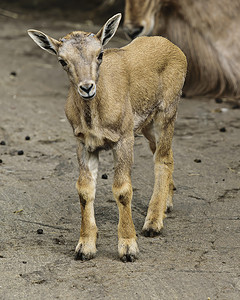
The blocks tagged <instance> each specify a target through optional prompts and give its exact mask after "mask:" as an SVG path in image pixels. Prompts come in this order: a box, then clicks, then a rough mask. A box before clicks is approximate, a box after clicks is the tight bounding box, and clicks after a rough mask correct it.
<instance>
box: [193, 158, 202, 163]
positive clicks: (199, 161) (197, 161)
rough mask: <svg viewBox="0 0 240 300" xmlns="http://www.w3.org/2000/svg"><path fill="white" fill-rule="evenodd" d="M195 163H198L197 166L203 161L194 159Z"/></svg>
mask: <svg viewBox="0 0 240 300" xmlns="http://www.w3.org/2000/svg"><path fill="white" fill-rule="evenodd" d="M194 162H195V163H197V164H199V163H201V162H202V161H201V159H198V158H196V159H194Z"/></svg>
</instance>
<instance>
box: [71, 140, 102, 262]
mask: <svg viewBox="0 0 240 300" xmlns="http://www.w3.org/2000/svg"><path fill="white" fill-rule="evenodd" d="M77 155H78V162H79V168H80V171H79V172H80V174H79V178H78V181H77V183H76V188H77V191H78V194H79V199H80V206H81V215H82V221H81V229H80V239H79V242H78V244H77V247H76V250H75V253H76V255H75V258H76V259H80V260H89V259H91V258H93V257H94V256H95V254H96V252H97V249H96V241H97V231H98V230H97V226H96V222H95V216H94V199H95V191H96V179H97V171H98V152H93V153H90V152H88V151H87V150H86V149H84V148H83V146H82V145H81V144H79V146H78V151H77Z"/></svg>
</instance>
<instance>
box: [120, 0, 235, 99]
mask: <svg viewBox="0 0 240 300" xmlns="http://www.w3.org/2000/svg"><path fill="white" fill-rule="evenodd" d="M125 4H126V5H125V20H124V29H125V31H126V33H127V35H128V36H129V37H130V38H131V39H133V38H135V37H136V36H142V35H150V34H152V35H162V36H164V37H167V38H168V39H169V40H171V41H172V42H173V43H174V44H176V45H178V46H179V47H180V48H181V49H182V50H183V52H184V53H185V54H186V56H187V59H188V75H187V78H186V82H185V87H184V92H185V93H186V94H187V96H198V95H201V96H202V95H204V96H211V97H231V98H236V99H239V98H240V17H239V16H240V1H239V0H232V1H230V2H229V1H226V0H222V1H216V0H201V1H195V0H125Z"/></svg>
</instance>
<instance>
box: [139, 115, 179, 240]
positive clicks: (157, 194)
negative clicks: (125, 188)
mask: <svg viewBox="0 0 240 300" xmlns="http://www.w3.org/2000/svg"><path fill="white" fill-rule="evenodd" d="M174 121H175V114H174V116H173V117H171V118H169V117H168V116H167V115H166V114H165V113H163V112H160V113H158V114H157V115H156V117H155V118H154V135H155V140H156V150H155V153H154V175H155V183H154V190H153V195H152V198H151V200H150V203H149V207H148V213H147V217H146V219H145V223H144V226H143V234H144V235H145V236H155V235H157V234H159V233H160V230H161V229H162V227H163V219H164V218H165V211H166V210H167V209H168V210H170V209H171V208H172V195H173V179H172V172H173V155H172V148H171V145H172V137H173V131H174Z"/></svg>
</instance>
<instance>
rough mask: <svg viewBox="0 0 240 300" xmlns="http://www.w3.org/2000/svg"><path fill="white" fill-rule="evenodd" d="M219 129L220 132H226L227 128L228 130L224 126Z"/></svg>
mask: <svg viewBox="0 0 240 300" xmlns="http://www.w3.org/2000/svg"><path fill="white" fill-rule="evenodd" d="M219 131H220V132H226V131H227V130H226V128H225V127H222V128H220V129H219Z"/></svg>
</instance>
